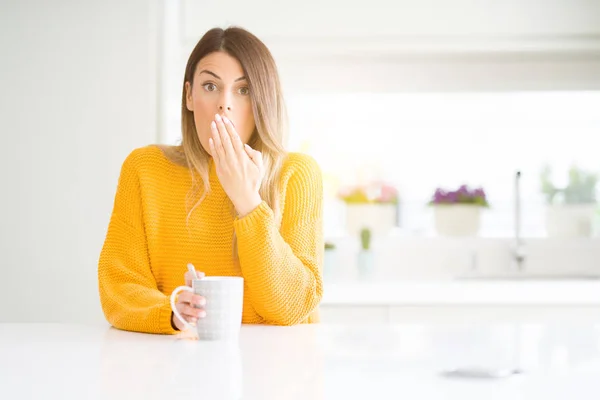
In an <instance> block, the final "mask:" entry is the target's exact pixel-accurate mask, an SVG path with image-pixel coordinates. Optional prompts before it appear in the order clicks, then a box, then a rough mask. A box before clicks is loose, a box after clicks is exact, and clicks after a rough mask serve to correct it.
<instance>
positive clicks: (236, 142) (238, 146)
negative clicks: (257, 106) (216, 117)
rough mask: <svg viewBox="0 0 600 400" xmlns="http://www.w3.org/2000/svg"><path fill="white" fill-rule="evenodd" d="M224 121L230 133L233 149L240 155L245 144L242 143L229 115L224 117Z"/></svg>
mask: <svg viewBox="0 0 600 400" xmlns="http://www.w3.org/2000/svg"><path fill="white" fill-rule="evenodd" d="M223 122H225V129H227V133H229V138H230V139H231V144H232V146H233V149H234V150H235V152H236V154H237V155H238V157H239V156H240V155H242V154H243V153H244V144H243V143H242V139H240V135H239V134H238V133H237V131H236V130H235V126H233V123H232V122H231V121H230V120H229V118H227V117H223Z"/></svg>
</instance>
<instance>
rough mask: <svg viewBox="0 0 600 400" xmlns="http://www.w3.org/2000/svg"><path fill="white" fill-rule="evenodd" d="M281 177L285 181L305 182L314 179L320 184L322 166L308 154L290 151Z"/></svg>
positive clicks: (284, 162)
mask: <svg viewBox="0 0 600 400" xmlns="http://www.w3.org/2000/svg"><path fill="white" fill-rule="evenodd" d="M281 178H282V180H283V181H296V182H303V183H308V182H310V181H314V182H315V183H318V184H320V183H321V180H322V176H321V168H320V167H319V164H318V163H317V161H316V160H315V159H314V158H313V157H311V156H309V155H308V154H303V153H288V154H287V156H286V158H285V160H284V161H283V165H282V168H281Z"/></svg>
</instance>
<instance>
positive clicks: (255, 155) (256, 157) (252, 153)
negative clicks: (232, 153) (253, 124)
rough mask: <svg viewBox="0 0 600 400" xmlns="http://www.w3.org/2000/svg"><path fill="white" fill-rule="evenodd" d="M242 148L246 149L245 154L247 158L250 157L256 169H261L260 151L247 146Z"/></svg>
mask: <svg viewBox="0 0 600 400" xmlns="http://www.w3.org/2000/svg"><path fill="white" fill-rule="evenodd" d="M244 148H245V149H246V153H247V154H248V157H250V159H251V160H252V161H253V162H254V164H256V165H257V166H258V167H261V168H262V164H263V158H262V153H261V152H260V151H257V150H254V149H253V148H252V147H250V146H249V145H247V144H246V145H245V146H244Z"/></svg>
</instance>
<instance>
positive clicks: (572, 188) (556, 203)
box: [540, 165, 598, 237]
mask: <svg viewBox="0 0 600 400" xmlns="http://www.w3.org/2000/svg"><path fill="white" fill-rule="evenodd" d="M540 178H541V179H540V180H541V182H540V183H541V191H542V193H543V194H544V196H545V197H546V204H547V207H546V232H547V234H548V236H553V237H581V236H591V234H592V223H593V220H594V211H595V210H596V190H597V185H598V174H596V173H592V172H590V171H584V170H582V169H579V168H577V167H576V166H574V165H573V166H571V168H570V169H569V172H568V182H567V184H566V186H564V187H557V186H556V185H555V184H554V183H553V182H552V169H551V167H550V166H549V165H545V166H544V167H543V168H542V171H541V173H540Z"/></svg>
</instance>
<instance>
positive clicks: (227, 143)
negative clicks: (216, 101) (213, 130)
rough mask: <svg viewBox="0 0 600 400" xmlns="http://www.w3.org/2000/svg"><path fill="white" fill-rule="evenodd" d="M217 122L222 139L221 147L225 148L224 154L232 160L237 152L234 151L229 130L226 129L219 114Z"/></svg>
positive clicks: (216, 118)
mask: <svg viewBox="0 0 600 400" xmlns="http://www.w3.org/2000/svg"><path fill="white" fill-rule="evenodd" d="M215 121H216V122H217V130H218V131H219V139H221V145H222V147H223V150H224V153H225V155H226V156H227V157H228V158H230V159H231V158H232V156H234V155H235V150H234V149H233V145H232V144H231V138H230V137H229V132H227V128H225V123H224V122H223V118H221V116H220V115H219V114H216V115H215Z"/></svg>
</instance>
